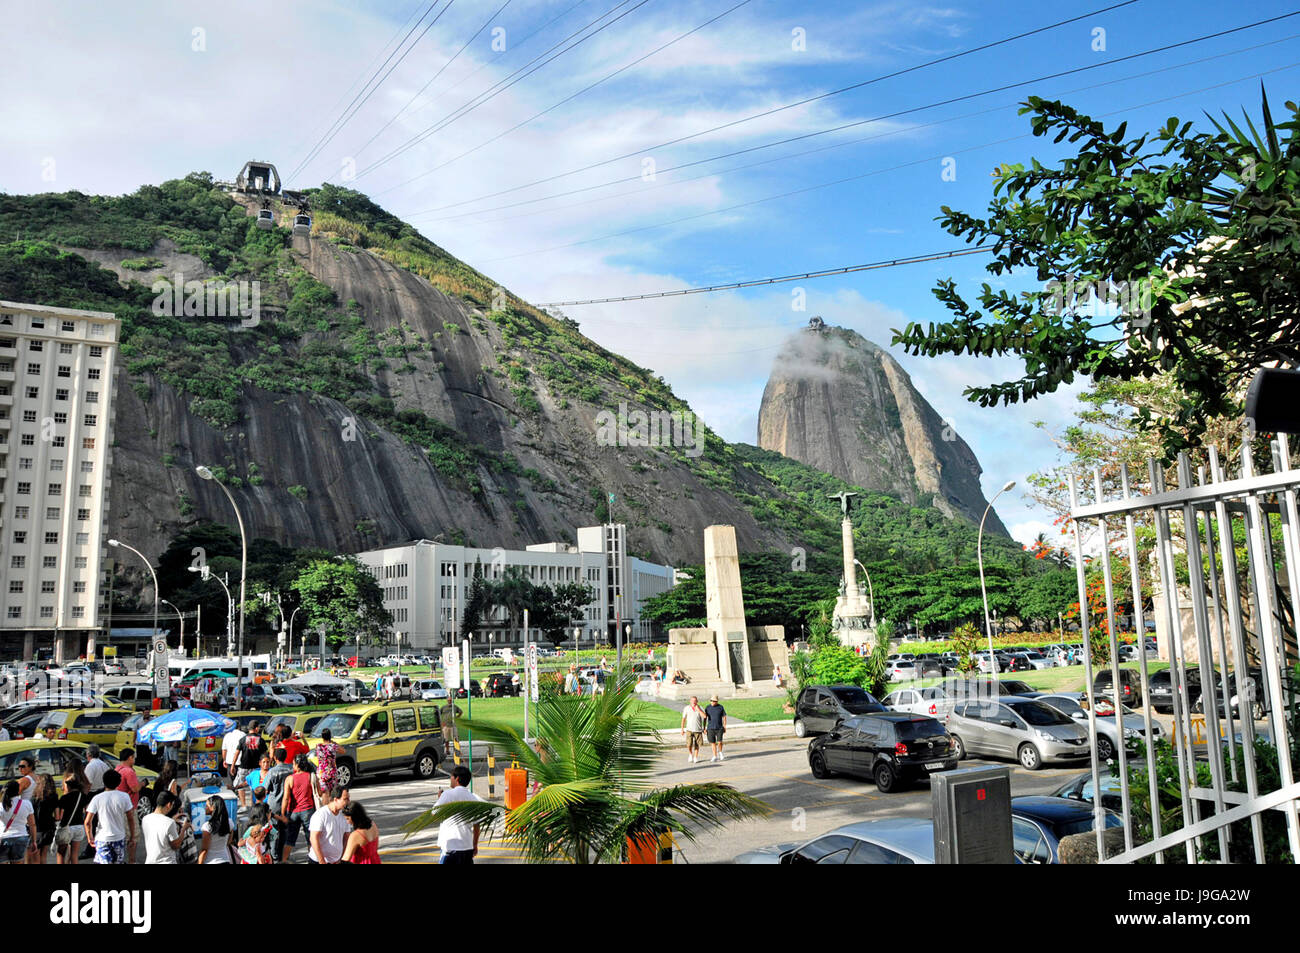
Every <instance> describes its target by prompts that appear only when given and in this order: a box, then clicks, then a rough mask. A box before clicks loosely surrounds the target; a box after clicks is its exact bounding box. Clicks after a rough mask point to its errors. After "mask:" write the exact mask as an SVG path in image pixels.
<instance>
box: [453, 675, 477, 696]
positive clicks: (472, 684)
mask: <svg viewBox="0 0 1300 953" xmlns="http://www.w3.org/2000/svg"><path fill="white" fill-rule="evenodd" d="M469 696H471V697H473V698H482V697H483V686H482V685H480V684H479V682H478V679H477V678H471V679H470V680H469ZM456 697H457V698H465V697H467V696H466V694H465V686H464V685H462V686H461V687H460V688H458V689H456Z"/></svg>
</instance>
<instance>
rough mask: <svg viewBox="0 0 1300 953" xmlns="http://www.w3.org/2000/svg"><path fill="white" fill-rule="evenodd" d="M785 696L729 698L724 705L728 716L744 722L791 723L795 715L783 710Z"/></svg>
mask: <svg viewBox="0 0 1300 953" xmlns="http://www.w3.org/2000/svg"><path fill="white" fill-rule="evenodd" d="M784 705H785V696H784V695H782V696H781V697H779V698H728V699H725V700H724V701H723V703H722V707H723V708H725V709H727V714H728V715H734V716H735V717H737V718H739V719H741V720H742V721H791V722H792V720H793V718H794V716H793V715H788V714H786V713H785V712H784V711H783V710H782V706H784Z"/></svg>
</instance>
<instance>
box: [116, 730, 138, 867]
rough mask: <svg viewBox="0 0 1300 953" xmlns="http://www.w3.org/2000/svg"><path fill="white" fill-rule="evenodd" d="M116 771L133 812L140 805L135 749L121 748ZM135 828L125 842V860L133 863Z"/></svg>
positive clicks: (119, 788) (119, 786) (121, 789)
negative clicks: (128, 797)
mask: <svg viewBox="0 0 1300 953" xmlns="http://www.w3.org/2000/svg"><path fill="white" fill-rule="evenodd" d="M117 773H118V776H119V777H121V779H122V783H121V784H119V785H118V790H119V791H125V792H126V793H127V794H128V795H129V796H130V798H131V811H132V813H133V814H134V812H135V809H136V808H137V807H139V806H140V788H141V787H143V785H142V784H141V783H140V776H139V775H138V774H136V773H135V749H134V748H123V749H122V751H121V753H120V754H119V755H118V757H117ZM135 843H136V838H135V828H134V826H133V827H132V828H131V836H130V838H128V840H127V844H126V862H127V863H128V864H134V863H135Z"/></svg>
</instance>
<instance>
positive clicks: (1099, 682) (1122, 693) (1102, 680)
mask: <svg viewBox="0 0 1300 953" xmlns="http://www.w3.org/2000/svg"><path fill="white" fill-rule="evenodd" d="M1114 687H1115V685H1114V675H1113V673H1112V672H1111V670H1110V669H1109V668H1103V669H1102V670H1101V671H1099V672H1097V674H1096V675H1095V676H1094V677H1093V679H1092V690H1093V691H1094V692H1098V693H1104V694H1109V693H1110V692H1112V691H1113V690H1114ZM1119 701H1120V703H1121V704H1124V705H1128V706H1129V707H1130V708H1141V707H1142V674H1141V673H1140V672H1137V671H1134V670H1133V669H1131V668H1122V669H1120V670H1119Z"/></svg>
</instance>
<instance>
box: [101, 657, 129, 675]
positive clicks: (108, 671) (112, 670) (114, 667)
mask: <svg viewBox="0 0 1300 953" xmlns="http://www.w3.org/2000/svg"><path fill="white" fill-rule="evenodd" d="M104 674H105V675H125V674H126V665H124V664H123V663H122V662H119V661H118V660H117V659H106V660H105V661H104Z"/></svg>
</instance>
